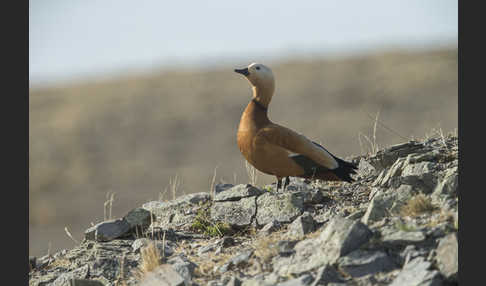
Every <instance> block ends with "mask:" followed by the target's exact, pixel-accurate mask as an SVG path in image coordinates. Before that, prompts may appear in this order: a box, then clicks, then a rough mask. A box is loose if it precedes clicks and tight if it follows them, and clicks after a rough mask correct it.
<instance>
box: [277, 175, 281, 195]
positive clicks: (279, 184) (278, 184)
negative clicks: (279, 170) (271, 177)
mask: <svg viewBox="0 0 486 286" xmlns="http://www.w3.org/2000/svg"><path fill="white" fill-rule="evenodd" d="M281 187H282V178H280V177H277V192H278V189H280V188H281Z"/></svg>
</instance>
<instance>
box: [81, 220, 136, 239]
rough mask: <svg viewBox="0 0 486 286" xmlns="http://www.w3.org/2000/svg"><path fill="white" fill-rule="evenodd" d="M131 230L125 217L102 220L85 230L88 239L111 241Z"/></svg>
mask: <svg viewBox="0 0 486 286" xmlns="http://www.w3.org/2000/svg"><path fill="white" fill-rule="evenodd" d="M129 231H130V224H128V223H127V221H126V220H125V219H115V220H109V221H104V222H100V223H98V224H97V225H95V226H92V227H90V228H88V229H87V230H86V231H85V232H84V236H85V238H86V239H87V240H96V241H110V240H113V239H115V238H118V237H121V236H123V235H125V234H127V233H128V232H129Z"/></svg>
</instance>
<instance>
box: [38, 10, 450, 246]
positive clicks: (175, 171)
mask: <svg viewBox="0 0 486 286" xmlns="http://www.w3.org/2000/svg"><path fill="white" fill-rule="evenodd" d="M247 2H248V3H246V2H245V3H246V4H245V5H243V4H241V3H239V4H227V3H225V2H218V3H217V4H215V3H216V2H212V4H208V5H212V6H204V7H203V6H198V5H202V4H196V3H197V2H194V3H192V2H191V7H192V8H191V9H187V8H184V6H182V4H168V3H165V2H161V3H163V4H160V3H159V2H156V1H142V2H140V3H141V4H137V5H136V6H132V5H128V4H126V3H125V4H120V3H119V2H110V1H106V2H105V1H103V3H102V4H101V2H94V1H72V2H69V3H70V4H66V3H67V2H63V1H31V2H29V3H30V23H29V38H30V47H29V56H30V59H29V68H30V72H29V78H30V92H29V252H30V254H31V255H42V254H45V253H47V250H48V248H49V247H50V248H51V251H55V250H57V249H60V248H66V247H71V246H72V245H73V243H74V242H73V241H72V240H70V239H69V238H68V237H67V235H66V234H65V230H64V228H65V227H68V229H69V230H70V232H71V233H72V235H73V236H74V238H76V239H77V240H81V239H82V237H83V230H84V229H86V228H87V227H89V226H90V223H91V222H93V223H97V222H99V221H101V220H103V218H104V216H106V214H105V213H104V210H105V208H104V203H105V201H106V200H107V196H109V195H110V194H113V193H114V194H115V195H114V202H113V208H112V211H113V213H112V216H113V217H119V216H122V215H124V214H125V213H126V212H128V211H129V210H130V209H132V208H134V207H137V206H140V205H141V204H142V203H144V202H147V201H150V200H156V199H159V198H163V199H171V198H172V196H173V194H172V192H171V190H169V191H167V192H164V191H165V190H166V189H167V188H168V187H169V185H170V184H171V182H173V181H174V179H175V177H176V176H177V179H178V180H179V181H180V185H179V188H178V190H177V194H176V195H181V194H184V193H192V192H201V191H209V188H210V184H211V180H212V178H213V175H214V173H215V172H216V181H217V182H219V181H225V182H229V183H247V182H249V179H248V176H247V173H246V169H245V163H244V159H243V157H242V156H241V155H240V152H239V150H238V147H237V146H236V129H237V126H238V123H239V117H240V115H241V112H242V111H243V109H244V108H245V106H246V104H247V103H248V101H249V100H250V96H251V90H250V86H249V84H248V83H247V81H246V80H244V79H243V78H242V77H241V75H238V74H236V73H234V72H233V69H234V68H237V67H243V66H246V65H247V64H249V63H251V62H262V63H265V64H267V65H269V66H270V67H271V68H272V69H273V71H274V74H275V76H276V82H277V90H276V95H275V97H274V99H273V101H272V104H271V106H270V109H269V117H270V119H271V120H273V121H274V122H277V123H279V124H282V125H285V126H288V127H290V128H292V129H294V130H297V131H299V132H300V133H303V134H304V135H306V136H307V137H309V138H311V139H313V140H315V141H317V142H321V143H322V144H324V145H325V146H326V148H327V149H328V150H329V151H331V152H332V153H334V154H335V155H338V156H341V157H347V156H352V155H359V154H363V153H366V152H369V143H368V142H367V141H366V139H365V138H364V135H366V136H368V137H369V138H371V137H372V133H373V124H374V116H376V115H377V113H379V118H378V119H379V121H380V122H382V123H383V124H385V125H386V126H387V127H389V128H391V129H393V131H389V130H387V129H386V128H383V127H382V126H380V125H378V127H377V130H376V143H377V144H378V145H379V146H388V145H390V144H395V143H400V142H403V141H406V140H407V139H405V138H410V139H412V138H415V139H421V138H424V137H426V136H428V135H431V134H432V133H433V132H435V131H434V130H438V129H441V130H442V131H443V132H444V133H447V132H454V131H455V129H456V128H457V97H458V93H457V91H458V82H457V72H458V71H457V69H458V61H457V57H458V54H457V2H454V1H427V3H424V2H423V1H410V2H407V5H405V4H397V3H395V4H390V3H388V2H386V1H375V2H376V3H374V4H366V5H365V4H357V3H355V5H354V6H349V4H342V5H341V4H332V5H331V4H329V3H327V2H326V3H324V4H322V3H321V4H314V6H299V7H295V6H293V4H291V3H290V2H289V3H287V2H285V1H284V2H275V1H273V2H272V1H269V2H265V3H264V4H263V3H262V4H261V5H262V6H259V7H260V9H252V8H251V4H252V3H253V2H252V1H247ZM404 3H405V2H404ZM185 4H186V5H189V4H188V3H185ZM178 5H181V6H178ZM222 23H224V25H223V24H222ZM273 181H274V178H272V177H270V176H266V175H264V174H261V173H260V174H259V177H258V185H263V184H267V183H272V182H273Z"/></svg>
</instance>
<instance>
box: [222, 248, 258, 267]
mask: <svg viewBox="0 0 486 286" xmlns="http://www.w3.org/2000/svg"><path fill="white" fill-rule="evenodd" d="M253 252H254V250H253V249H247V250H244V251H242V252H241V253H240V254H238V255H236V256H234V257H232V258H230V259H229V260H228V262H226V263H225V264H223V265H222V266H221V267H220V268H219V269H218V271H219V272H220V273H225V272H226V271H228V270H231V269H232V268H233V267H238V266H239V265H240V264H244V263H248V260H249V259H250V257H251V255H252V254H253Z"/></svg>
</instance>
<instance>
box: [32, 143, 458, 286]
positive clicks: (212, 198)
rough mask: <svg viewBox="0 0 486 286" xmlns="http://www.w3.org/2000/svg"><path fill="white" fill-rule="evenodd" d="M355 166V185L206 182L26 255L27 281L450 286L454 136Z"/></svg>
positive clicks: (454, 266) (453, 271) (453, 277)
mask: <svg viewBox="0 0 486 286" xmlns="http://www.w3.org/2000/svg"><path fill="white" fill-rule="evenodd" d="M351 160H352V161H354V162H356V163H359V173H358V175H357V176H356V182H354V183H352V184H348V183H337V182H319V181H316V182H308V181H305V180H301V179H295V178H293V179H292V180H291V183H290V185H289V186H288V187H287V188H286V190H285V191H279V192H276V191H275V187H276V186H275V184H273V185H267V186H264V187H263V188H258V187H256V186H252V185H249V184H241V185H232V184H217V185H216V186H215V187H214V190H213V193H212V194H209V193H194V194H189V195H185V196H182V197H179V198H177V199H175V200H172V201H168V202H161V201H152V202H148V203H146V204H144V205H143V206H142V207H139V208H136V209H134V210H132V211H130V212H129V213H128V214H127V215H126V216H124V217H123V218H119V219H115V220H110V221H104V222H101V223H99V224H97V225H94V226H92V227H90V228H88V229H87V230H86V232H85V239H84V240H83V242H81V243H80V244H79V245H78V246H76V247H75V248H73V249H70V250H62V251H60V252H58V253H55V254H53V255H45V256H43V257H39V258H35V257H31V258H30V259H29V285H77V286H84V285H105V286H106V285H146V286H147V285H213V286H217V285H222V286H223V285H334V286H336V285H407V286H409V285H457V284H458V282H457V271H458V258H457V252H458V251H457V249H458V241H457V229H458V206H457V202H458V191H459V186H458V143H457V137H454V136H448V137H438V138H430V139H427V140H425V141H423V142H416V141H410V142H406V143H403V144H399V145H395V146H391V147H389V148H386V149H383V150H380V151H378V152H377V154H375V155H373V156H359V157H355V158H351Z"/></svg>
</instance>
